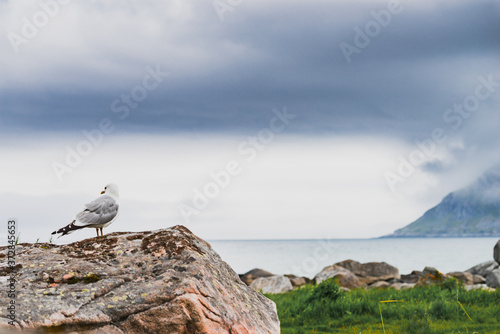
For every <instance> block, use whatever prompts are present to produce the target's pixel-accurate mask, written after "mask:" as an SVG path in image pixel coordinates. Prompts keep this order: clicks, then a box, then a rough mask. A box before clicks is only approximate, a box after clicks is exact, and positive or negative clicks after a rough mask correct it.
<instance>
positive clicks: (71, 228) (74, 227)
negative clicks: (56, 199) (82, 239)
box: [52, 220, 82, 239]
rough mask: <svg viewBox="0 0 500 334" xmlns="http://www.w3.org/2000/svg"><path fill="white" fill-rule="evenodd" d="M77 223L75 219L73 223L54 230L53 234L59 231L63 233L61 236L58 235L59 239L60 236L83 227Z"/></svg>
mask: <svg viewBox="0 0 500 334" xmlns="http://www.w3.org/2000/svg"><path fill="white" fill-rule="evenodd" d="M75 223H76V220H73V221H72V222H71V223H69V224H68V225H66V226H64V227H62V228H60V229H58V230H57V231H54V232H52V234H58V233H61V235H60V236H59V237H57V239H59V238H60V237H62V236H63V235H67V234H70V233H73V231H76V230H79V229H81V228H82V227H81V226H77V225H75Z"/></svg>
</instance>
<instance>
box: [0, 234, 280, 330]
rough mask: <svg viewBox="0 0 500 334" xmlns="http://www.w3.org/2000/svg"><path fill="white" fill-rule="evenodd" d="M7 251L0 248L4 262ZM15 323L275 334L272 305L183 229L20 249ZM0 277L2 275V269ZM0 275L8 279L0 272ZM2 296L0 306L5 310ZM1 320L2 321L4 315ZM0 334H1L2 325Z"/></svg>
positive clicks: (276, 323) (46, 326)
mask: <svg viewBox="0 0 500 334" xmlns="http://www.w3.org/2000/svg"><path fill="white" fill-rule="evenodd" d="M6 253H7V247H0V257H5V256H6ZM16 260H17V262H18V263H19V264H21V265H22V266H21V267H18V268H17V269H16V270H15V272H14V273H13V274H14V275H16V279H17V293H18V295H17V300H16V306H17V308H16V311H17V312H16V321H17V324H18V325H19V326H20V327H22V328H23V329H28V330H29V329H33V330H35V331H37V332H58V333H65V332H78V333H87V334H90V333H96V334H97V333H185V334H191V333H206V334H209V333H227V334H229V333H231V334H236V333H241V334H243V333H245V334H247V333H262V334H264V333H265V334H268V333H279V332H280V328H279V320H278V316H277V313H276V305H275V304H274V303H273V302H272V301H270V300H268V299H267V298H265V297H264V296H263V295H262V294H260V293H257V292H255V291H253V290H252V289H250V288H249V287H248V286H247V285H246V284H244V283H243V282H242V281H241V280H240V279H239V277H238V275H237V274H236V273H235V272H234V271H233V270H232V269H231V268H230V267H229V266H228V265H227V264H226V263H225V262H224V261H222V259H221V258H220V257H219V255H218V254H217V253H216V252H215V251H214V250H213V249H212V248H211V246H210V245H209V244H208V243H207V242H205V241H203V240H202V239H200V238H198V237H196V236H195V235H194V234H192V233H191V232H190V231H189V230H188V229H187V228H185V227H183V226H175V227H173V228H169V229H164V230H158V231H152V232H139V233H126V232H122V233H111V234H108V235H105V236H102V237H96V238H90V239H86V240H83V241H79V242H75V243H72V244H68V245H63V246H56V245H52V244H20V245H17V247H16ZM4 269H5V268H4ZM1 275H3V276H5V275H10V273H7V272H5V270H2V273H1ZM8 303H9V300H8V299H7V294H1V295H0V304H1V305H7V304H8ZM2 314H5V313H4V312H2ZM0 320H1V321H0V330H2V328H4V329H7V328H10V327H8V326H9V325H7V323H6V320H8V319H6V318H2V319H0Z"/></svg>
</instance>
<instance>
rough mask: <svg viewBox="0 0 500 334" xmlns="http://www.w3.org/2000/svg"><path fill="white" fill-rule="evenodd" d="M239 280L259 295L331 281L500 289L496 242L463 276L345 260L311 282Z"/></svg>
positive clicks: (256, 272)
mask: <svg viewBox="0 0 500 334" xmlns="http://www.w3.org/2000/svg"><path fill="white" fill-rule="evenodd" d="M239 276H240V279H241V280H242V281H243V282H245V283H246V284H247V285H249V286H250V287H251V288H252V289H254V290H256V291H260V292H262V293H285V292H289V291H291V290H293V289H295V288H298V287H300V286H302V285H305V284H311V283H312V284H319V283H321V282H322V281H324V280H326V279H328V278H330V277H335V278H336V279H337V282H338V284H339V285H340V286H341V287H342V288H343V289H348V290H350V289H357V288H367V289H372V288H393V289H398V290H400V289H409V288H412V287H414V286H424V285H431V284H437V283H440V282H443V281H444V280H446V279H447V278H451V277H454V278H456V279H457V280H459V281H460V282H462V283H463V284H464V286H465V288H466V289H468V290H470V289H487V290H495V289H498V288H500V240H499V241H498V242H497V244H496V245H495V247H494V249H493V260H492V261H488V262H484V263H481V264H478V265H476V266H474V267H472V268H470V269H468V270H466V271H464V272H459V271H456V272H449V273H446V274H444V273H441V272H440V271H439V270H438V269H436V268H433V267H425V268H423V270H421V271H420V270H414V271H412V272H411V273H410V274H407V275H401V274H400V273H399V270H398V268H396V267H394V266H391V265H390V264H387V263H385V262H369V263H359V262H357V261H354V260H345V261H342V262H338V263H335V264H333V265H331V266H327V267H325V268H323V270H322V271H321V272H319V273H318V274H316V275H315V276H314V278H313V279H312V280H311V279H309V278H308V277H297V276H294V275H274V274H272V273H270V272H268V271H265V270H262V269H258V268H256V269H252V270H250V271H249V272H247V273H245V274H242V275H239Z"/></svg>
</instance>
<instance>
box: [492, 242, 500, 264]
mask: <svg viewBox="0 0 500 334" xmlns="http://www.w3.org/2000/svg"><path fill="white" fill-rule="evenodd" d="M493 258H494V259H495V261H497V263H500V240H498V242H497V244H496V245H495V247H494V248H493Z"/></svg>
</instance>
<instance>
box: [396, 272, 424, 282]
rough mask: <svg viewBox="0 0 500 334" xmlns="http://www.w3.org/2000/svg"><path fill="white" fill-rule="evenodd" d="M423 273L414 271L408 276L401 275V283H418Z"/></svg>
mask: <svg viewBox="0 0 500 334" xmlns="http://www.w3.org/2000/svg"><path fill="white" fill-rule="evenodd" d="M421 273H422V272H421V271H418V270H413V271H412V272H411V273H410V274H408V275H401V282H402V283H417V282H418V278H419V277H420V274H421Z"/></svg>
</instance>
